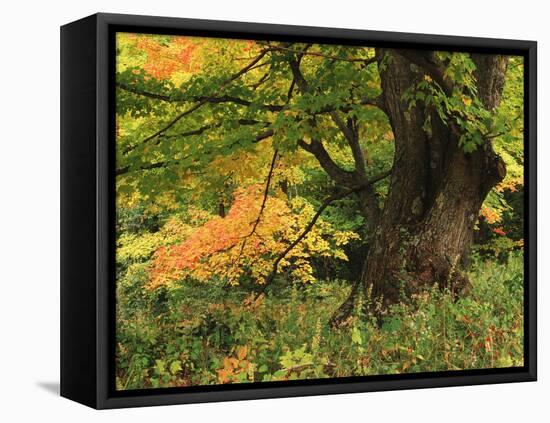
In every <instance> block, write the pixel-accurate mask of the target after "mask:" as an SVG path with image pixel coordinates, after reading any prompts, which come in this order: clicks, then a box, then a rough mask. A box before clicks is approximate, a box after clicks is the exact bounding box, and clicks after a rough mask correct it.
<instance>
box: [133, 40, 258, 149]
mask: <svg viewBox="0 0 550 423" xmlns="http://www.w3.org/2000/svg"><path fill="white" fill-rule="evenodd" d="M268 51H269V50H268V49H266V50H263V51H262V52H260V54H258V55H257V56H256V57H255V58H254V60H252V61H251V62H250V63H249V64H248V65H246V66H245V67H244V68H242V69H241V70H240V71H238V72H237V73H235V74H233V75H232V76H231V77H230V78H228V79H227V80H226V81H225V82H224V83H223V84H222V85H221V86H220V87H219V88H218V90H217V91H216V92H215V93H214V95H213V96H209V97H206V98H204V99H202V100H200V101H199V102H198V103H197V104H195V105H194V106H192V107H190V108H189V109H187V110H184V111H183V112H181V113H180V114H179V115H177V116H176V117H175V118H173V119H172V120H171V121H170V122H169V123H168V124H167V125H165V126H164V127H163V128H161V129H159V130H158V131H157V132H155V133H154V134H152V135H149V136H148V137H146V138H145V139H143V140H142V141H141V142H140V144H144V143H146V142H148V141H150V140H152V139H154V138H156V137H158V136H159V135H161V134H163V133H164V132H166V131H167V130H168V129H170V128H171V127H172V126H174V125H175V124H176V123H177V122H179V121H180V120H181V119H182V118H184V117H185V116H187V115H189V114H190V113H193V112H194V111H195V110H198V109H200V108H201V107H202V106H204V105H205V104H207V103H209V102H210V101H211V100H212V99H213V98H215V95H217V94H219V93H221V92H223V91H224V90H225V89H226V88H227V86H228V85H229V84H230V83H232V82H233V81H235V80H236V79H238V78H240V77H241V76H242V75H244V74H245V73H247V72H248V71H249V70H250V69H252V68H253V67H254V65H256V63H258V62H259V61H260V60H262V58H263V57H264V56H265V55H266V54H267V52H268Z"/></svg>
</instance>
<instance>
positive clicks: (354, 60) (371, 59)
mask: <svg viewBox="0 0 550 423" xmlns="http://www.w3.org/2000/svg"><path fill="white" fill-rule="evenodd" d="M269 47H270V48H271V49H272V50H280V51H287V52H289V53H295V54H298V55H301V56H317V57H324V58H326V59H331V60H339V61H343V62H350V63H363V64H364V65H365V66H366V65H370V64H371V63H375V62H376V57H369V58H368V59H360V58H347V57H341V56H332V55H330V54H324V53H319V52H315V51H306V50H296V49H292V48H288V47H282V46H274V45H272V44H270V45H269Z"/></svg>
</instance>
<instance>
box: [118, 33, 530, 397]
mask: <svg viewBox="0 0 550 423" xmlns="http://www.w3.org/2000/svg"><path fill="white" fill-rule="evenodd" d="M115 56H116V57H115V72H116V75H115V77H114V84H115V87H116V92H115V106H116V107H115V109H116V116H115V128H114V131H115V134H114V141H115V148H116V160H115V190H116V251H115V260H116V287H115V289H116V298H115V300H116V319H115V325H116V330H115V333H116V340H115V350H116V357H115V378H116V380H115V381H114V382H115V386H116V390H119V391H125V390H137V389H151V388H174V387H180V388H185V387H193V386H205V385H223V384H238V383H254V382H281V381H293V380H305V379H325V378H349V377H365V376H380V375H396V374H405V373H426V372H443V371H445V372H447V371H461V370H474V369H495V368H511V367H522V366H523V365H524V282H525V278H524V266H525V257H524V222H525V211H524V193H525V190H524V102H525V101H524V60H523V57H522V56H503V55H498V54H489V53H486V52H483V53H479V52H464V51H433V50H426V49H424V50H415V49H411V48H393V47H392V48H386V47H369V46H365V45H340V44H318V43H308V42H304V41H299V42H298V41H294V42H292V41H269V40H246V39H225V38H215V37H195V36H187V35H185V36H184V35H161V34H141V33H126V32H118V33H116V54H115Z"/></svg>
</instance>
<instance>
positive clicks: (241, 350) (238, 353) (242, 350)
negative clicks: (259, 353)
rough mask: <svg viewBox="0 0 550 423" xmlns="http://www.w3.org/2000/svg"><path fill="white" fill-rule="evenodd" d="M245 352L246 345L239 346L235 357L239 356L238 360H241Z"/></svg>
mask: <svg viewBox="0 0 550 423" xmlns="http://www.w3.org/2000/svg"><path fill="white" fill-rule="evenodd" d="M246 353H247V347H246V345H244V346H242V347H241V348H239V351H238V352H237V357H238V358H239V360H241V361H242V360H244V359H245V357H246Z"/></svg>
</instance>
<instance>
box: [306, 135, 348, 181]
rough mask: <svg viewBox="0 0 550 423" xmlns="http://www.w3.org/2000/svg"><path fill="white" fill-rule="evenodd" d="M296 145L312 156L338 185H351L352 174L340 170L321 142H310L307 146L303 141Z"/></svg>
mask: <svg viewBox="0 0 550 423" xmlns="http://www.w3.org/2000/svg"><path fill="white" fill-rule="evenodd" d="M298 145H299V146H300V147H301V148H303V149H304V150H306V151H307V152H309V153H311V154H313V155H314V156H315V158H316V159H317V161H318V162H319V164H320V165H321V167H322V168H323V170H324V171H325V172H327V174H328V175H329V176H330V177H331V178H332V179H333V180H334V181H335V182H336V183H338V184H340V185H344V186H350V185H353V183H354V182H355V175H354V173H353V172H350V171H348V170H344V169H342V168H341V167H340V166H338V165H337V164H336V163H335V162H334V160H332V158H331V157H330V155H329V154H328V151H327V150H326V149H325V147H324V146H323V143H322V142H321V141H317V140H312V141H311V142H310V143H309V144H308V143H307V142H305V141H304V140H299V141H298Z"/></svg>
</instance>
